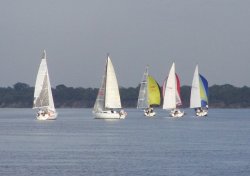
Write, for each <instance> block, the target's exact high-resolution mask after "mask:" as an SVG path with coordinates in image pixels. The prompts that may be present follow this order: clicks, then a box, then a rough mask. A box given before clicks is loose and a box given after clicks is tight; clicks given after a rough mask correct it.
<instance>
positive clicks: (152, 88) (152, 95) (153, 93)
mask: <svg viewBox="0 0 250 176" xmlns="http://www.w3.org/2000/svg"><path fill="white" fill-rule="evenodd" d="M147 79H148V80H147V81H148V104H149V105H160V104H161V95H160V89H159V86H158V84H157V82H156V81H155V79H154V78H153V77H152V76H150V75H149V76H148V78H147Z"/></svg>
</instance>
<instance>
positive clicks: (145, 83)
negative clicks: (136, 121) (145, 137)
mask: <svg viewBox="0 0 250 176" xmlns="http://www.w3.org/2000/svg"><path fill="white" fill-rule="evenodd" d="M160 104H161V95H160V88H159V85H158V83H157V82H156V80H155V79H154V78H153V77H152V76H150V75H149V74H148V66H147V67H146V69H145V72H144V74H143V77H142V81H141V85H140V91H139V97H138V102H137V108H138V109H144V115H145V116H148V117H152V116H155V115H156V113H155V112H154V109H153V107H152V106H155V105H160Z"/></svg>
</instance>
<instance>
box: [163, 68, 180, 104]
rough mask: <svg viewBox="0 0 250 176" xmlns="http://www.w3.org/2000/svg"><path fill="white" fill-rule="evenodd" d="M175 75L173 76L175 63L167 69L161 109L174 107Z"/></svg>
mask: <svg viewBox="0 0 250 176" xmlns="http://www.w3.org/2000/svg"><path fill="white" fill-rule="evenodd" d="M176 94H177V90H176V76H175V63H173V64H172V67H171V69H170V71H169V74H168V78H167V83H166V87H165V95H164V99H163V109H174V108H176Z"/></svg>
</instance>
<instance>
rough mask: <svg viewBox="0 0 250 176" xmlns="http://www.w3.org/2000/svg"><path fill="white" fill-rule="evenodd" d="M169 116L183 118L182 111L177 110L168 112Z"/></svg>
mask: <svg viewBox="0 0 250 176" xmlns="http://www.w3.org/2000/svg"><path fill="white" fill-rule="evenodd" d="M169 115H170V116H171V117H183V116H184V111H180V110H179V109H174V110H171V111H170V113H169Z"/></svg>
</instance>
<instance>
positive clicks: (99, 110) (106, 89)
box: [93, 56, 127, 119]
mask: <svg viewBox="0 0 250 176" xmlns="http://www.w3.org/2000/svg"><path fill="white" fill-rule="evenodd" d="M93 114H94V116H95V118H97V119H124V118H125V117H126V116H127V113H126V112H125V111H124V110H123V109H122V107H121V99H120V93H119V87H118V82H117V79H116V74H115V70H114V67H113V64H112V62H111V59H110V57H109V56H108V58H107V61H106V66H105V73H104V76H103V79H102V84H101V87H100V89H99V91H98V95H97V98H96V101H95V105H94V109H93Z"/></svg>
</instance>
